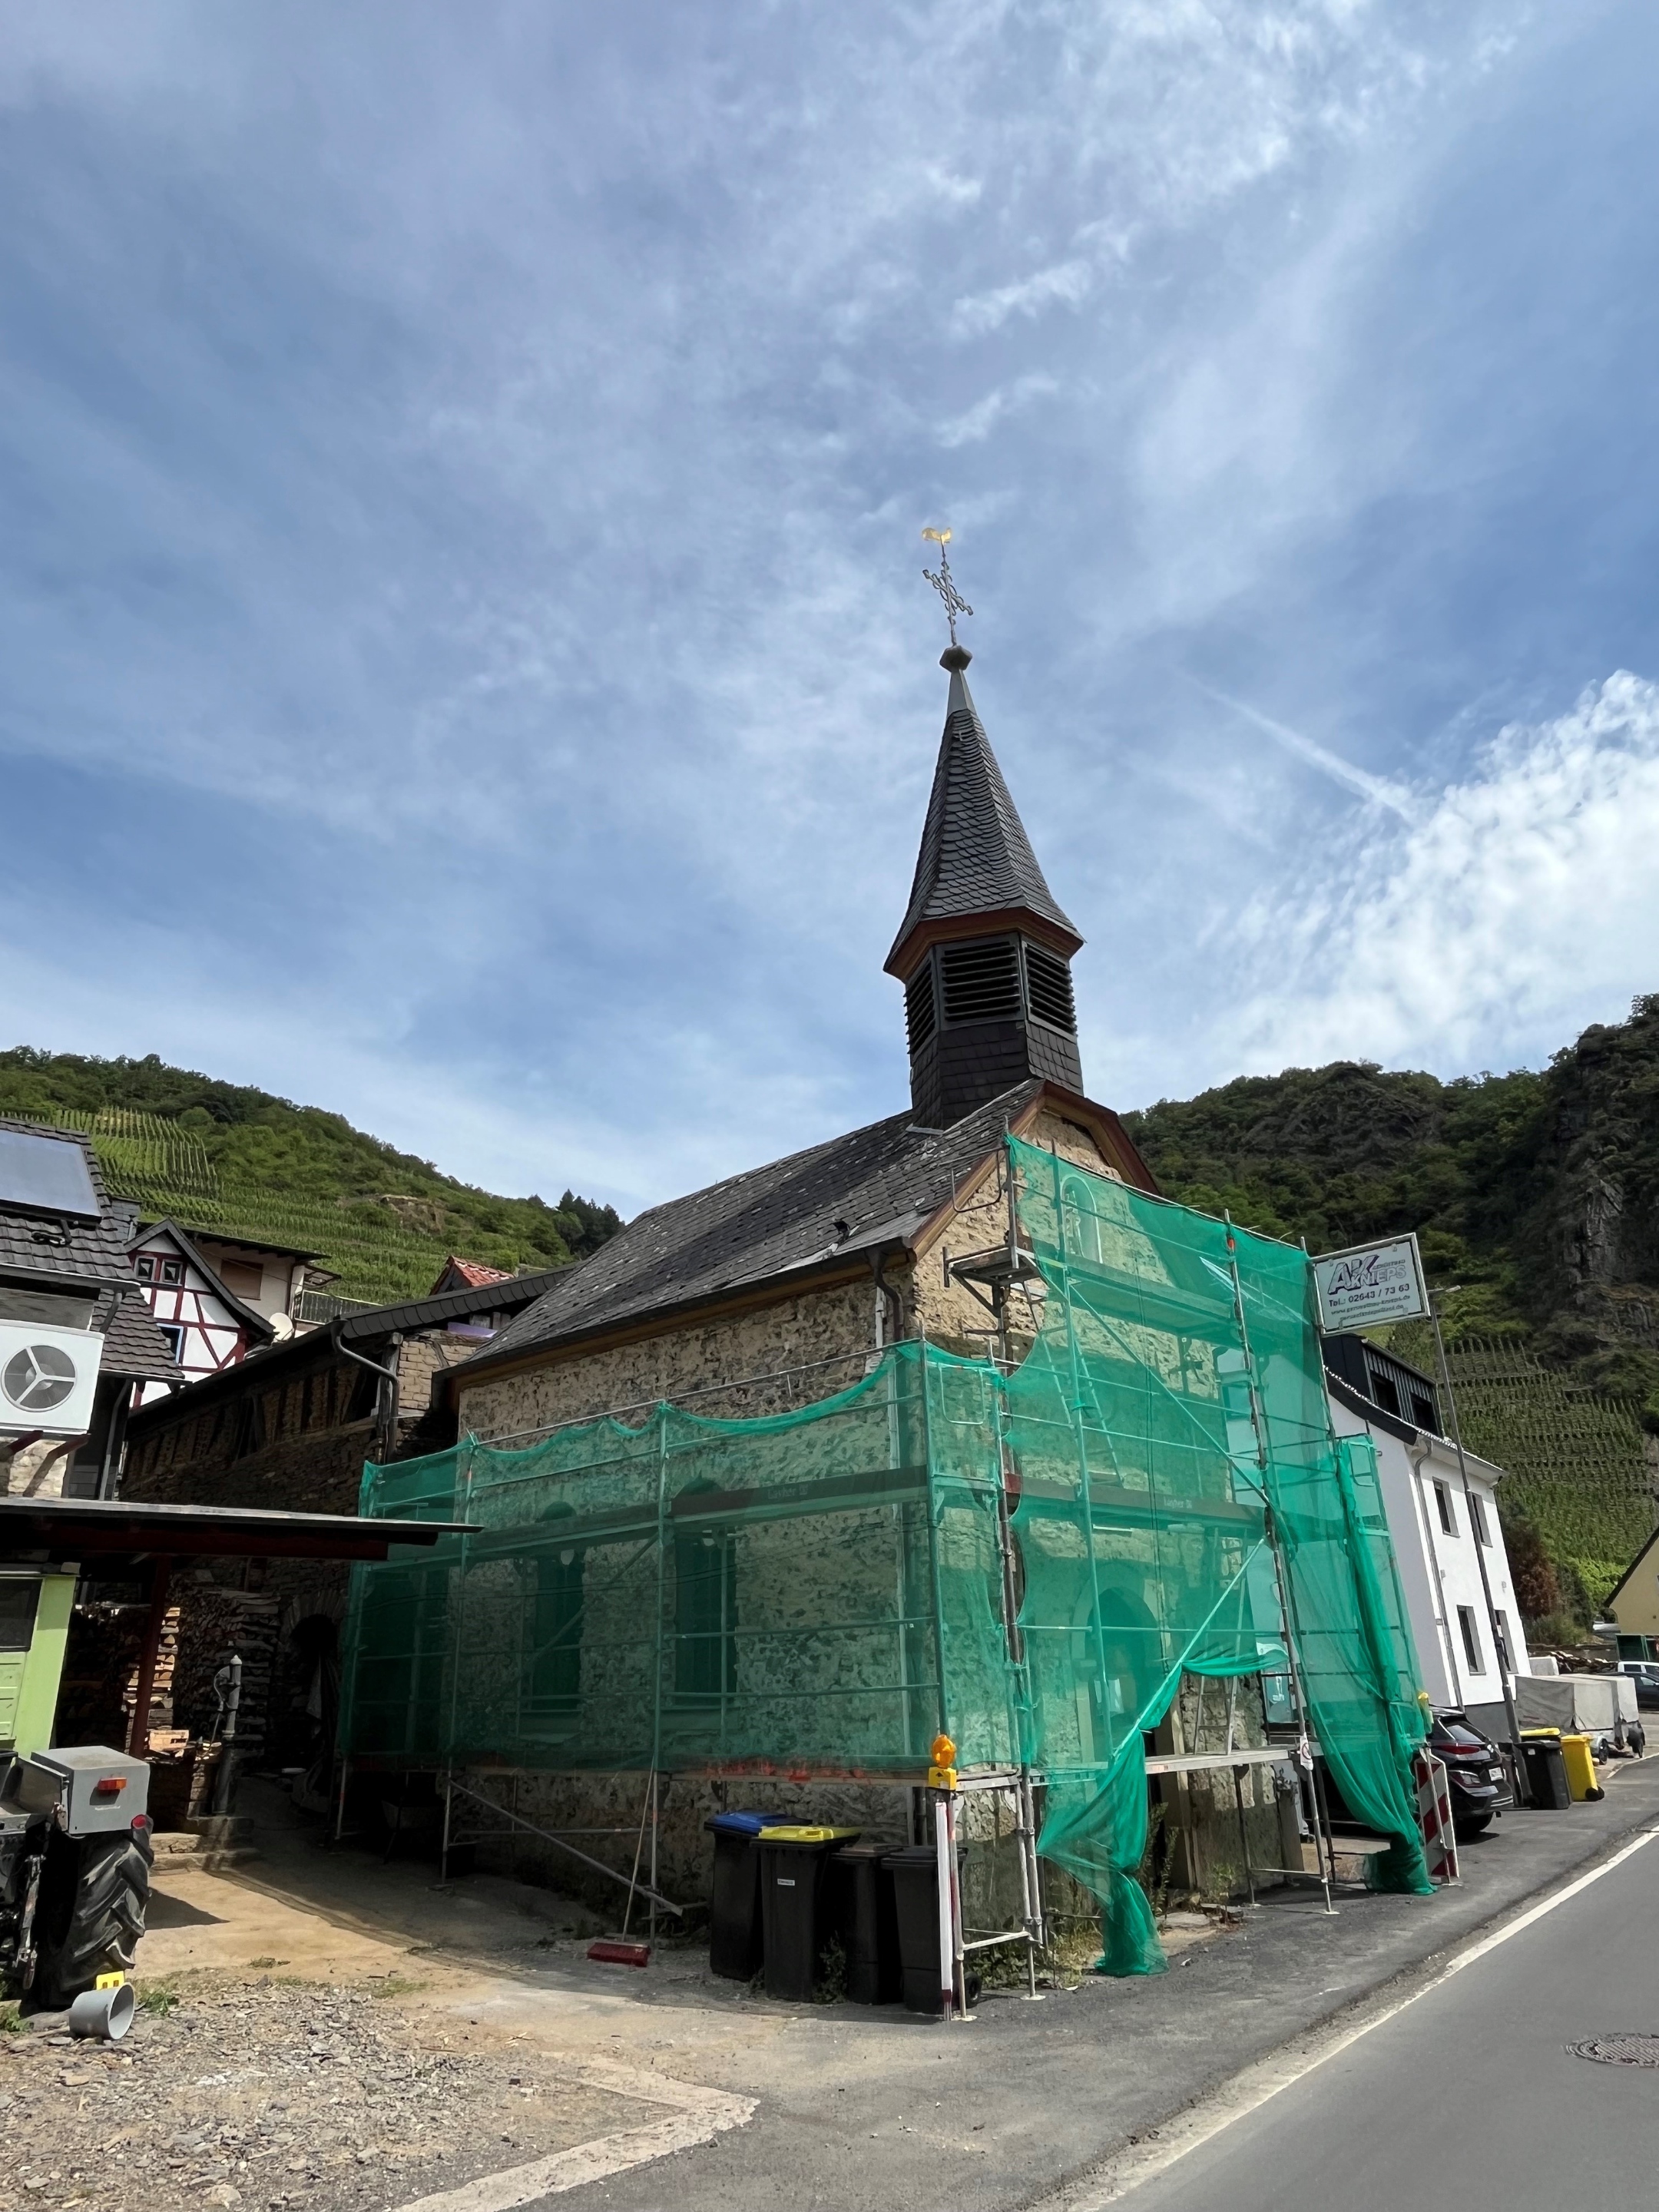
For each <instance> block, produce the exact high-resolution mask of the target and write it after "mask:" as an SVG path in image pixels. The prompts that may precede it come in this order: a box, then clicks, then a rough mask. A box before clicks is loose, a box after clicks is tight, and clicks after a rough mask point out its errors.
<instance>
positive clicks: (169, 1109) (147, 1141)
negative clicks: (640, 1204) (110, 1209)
mask: <svg viewBox="0 0 1659 2212" xmlns="http://www.w3.org/2000/svg"><path fill="white" fill-rule="evenodd" d="M0 1114H11V1115H28V1116H30V1117H31V1118H33V1119H37V1120H40V1121H47V1122H52V1123H56V1124H57V1125H58V1126H59V1127H70V1128H76V1129H82V1130H85V1131H86V1132H87V1133H88V1134H89V1135H90V1136H91V1138H92V1140H93V1145H94V1149H95V1150H96V1152H97V1153H98V1157H99V1159H100V1163H101V1164H102V1166H103V1169H104V1173H105V1176H106V1180H107V1182H108V1183H109V1186H110V1189H111V1191H112V1194H113V1195H115V1196H116V1197H118V1198H130V1199H135V1200H137V1202H138V1204H139V1205H140V1206H141V1207H142V1208H143V1211H144V1213H145V1215H146V1217H147V1218H148V1217H155V1216H159V1215H163V1214H167V1215H171V1216H172V1217H173V1218H174V1219H176V1220H178V1221H179V1222H181V1223H183V1224H184V1225H185V1226H186V1227H189V1228H194V1229H197V1230H201V1231H218V1232H219V1233H220V1234H222V1235H225V1236H238V1237H253V1238H261V1237H264V1238H268V1239H269V1240H270V1242H271V1243H276V1244H285V1245H290V1246H295V1247H297V1248H300V1249H304V1250H307V1251H314V1252H316V1253H317V1254H318V1255H319V1262H318V1264H319V1267H323V1268H326V1269H327V1270H328V1271H329V1272H331V1273H333V1274H336V1275H337V1276H338V1278H339V1280H338V1281H337V1283H334V1284H332V1285H330V1288H331V1291H335V1292H337V1293H338V1294H340V1295H341V1296H343V1297H348V1298H358V1299H368V1300H373V1301H386V1300H391V1299H394V1298H401V1297H410V1296H411V1295H416V1294H419V1293H420V1292H422V1291H426V1290H428V1289H429V1288H430V1287H431V1285H432V1283H433V1281H434V1279H435V1277H436V1275H437V1273H438V1272H439V1270H440V1268H441V1267H442V1265H443V1263H444V1261H445V1259H446V1258H447V1256H448V1255H449V1254H451V1253H452V1252H453V1253H459V1254H460V1255H462V1256H463V1257H464V1258H466V1259H469V1260H481V1261H485V1262H486V1263H487V1264H488V1265H489V1266H491V1267H504V1268H507V1269H511V1270H517V1269H528V1268H535V1267H562V1266H564V1265H566V1264H567V1263H568V1261H571V1260H574V1259H580V1258H582V1257H583V1256H584V1255H586V1254H587V1253H589V1252H592V1251H594V1250H596V1249H598V1248H599V1245H600V1244H602V1243H604V1242H605V1238H606V1237H609V1236H611V1234H612V1232H613V1231H615V1230H617V1228H619V1227H620V1226H621V1223H620V1220H619V1218H618V1217H617V1214H616V1213H615V1212H614V1211H613V1210H612V1209H611V1207H610V1206H595V1205H594V1204H592V1202H591V1201H590V1200H586V1199H583V1198H578V1197H577V1196H576V1195H575V1194H574V1192H571V1191H568V1190H567V1191H566V1192H565V1194H564V1195H563V1197H562V1198H561V1199H560V1200H558V1201H557V1202H556V1204H551V1205H550V1204H548V1203H547V1202H546V1201H544V1200H542V1199H540V1198H496V1197H494V1196H492V1195H491V1194H490V1193H489V1192H488V1191H483V1190H477V1189H474V1188H472V1186H471V1184H469V1183H463V1182H456V1181H455V1179H454V1178H453V1176H447V1175H443V1174H441V1173H440V1171H439V1170H438V1169H437V1168H435V1166H434V1165H433V1164H432V1163H431V1161H429V1160H420V1159H416V1158H413V1157H412V1156H411V1155H410V1154H409V1153H407V1152H397V1151H395V1150H394V1149H393V1148H392V1146H390V1145H383V1144H381V1143H380V1142H379V1140H378V1139H375V1138H374V1137H368V1136H365V1135H364V1134H363V1133H362V1130H360V1129H354V1128H353V1127H352V1126H351V1124H350V1123H349V1121H345V1120H343V1118H342V1116H341V1115H337V1114H326V1113H324V1112H323V1111H322V1110H321V1109H319V1108H317V1107H314V1106H295V1105H294V1104H292V1103H290V1102H289V1100H287V1099H285V1098H276V1097H272V1096H271V1094H270V1092H269V1091H257V1090H254V1089H252V1088H251V1087H249V1086H247V1085H239V1084H232V1083H220V1082H217V1081H216V1080H215V1079H213V1078H212V1077H211V1076H206V1075H197V1074H193V1073H190V1072H189V1071H188V1070H186V1069H184V1068H179V1067H169V1066H167V1065H166V1064H165V1063H164V1062H163V1061H162V1060H159V1059H157V1058H156V1057H155V1055H154V1054H151V1055H150V1056H149V1057H148V1058H146V1059H143V1060H92V1059H84V1058H82V1057H81V1056H80V1055H78V1054H73V1053H56V1054H54V1053H46V1052H37V1051H34V1050H33V1049H31V1048H29V1047H28V1046H26V1045H25V1046H19V1047H17V1048H15V1049H14V1050H12V1051H9V1052H0Z"/></svg>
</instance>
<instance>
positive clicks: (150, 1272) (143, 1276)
mask: <svg viewBox="0 0 1659 2212" xmlns="http://www.w3.org/2000/svg"><path fill="white" fill-rule="evenodd" d="M132 1269H133V1273H135V1274H136V1275H137V1278H138V1279H139V1281H140V1282H141V1283H153V1282H154V1281H155V1254H154V1252H141V1253H140V1254H139V1255H138V1257H137V1259H136V1260H135V1261H133V1263H132Z"/></svg>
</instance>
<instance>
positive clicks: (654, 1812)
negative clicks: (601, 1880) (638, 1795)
mask: <svg viewBox="0 0 1659 2212" xmlns="http://www.w3.org/2000/svg"><path fill="white" fill-rule="evenodd" d="M657 1790H658V1776H657V1770H656V1769H655V1767H653V1768H652V1770H651V1925H650V1931H649V1932H650V1936H651V1941H652V1942H653V1945H654V1944H655V1942H656V1940H657V1826H658V1796H657Z"/></svg>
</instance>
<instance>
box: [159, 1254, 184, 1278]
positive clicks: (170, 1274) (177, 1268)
mask: <svg viewBox="0 0 1659 2212" xmlns="http://www.w3.org/2000/svg"><path fill="white" fill-rule="evenodd" d="M184 1279H185V1263H184V1261H182V1260H163V1261H162V1262H161V1280H162V1281H163V1282H164V1283H182V1282H183V1281H184Z"/></svg>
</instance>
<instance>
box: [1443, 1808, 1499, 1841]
mask: <svg viewBox="0 0 1659 2212" xmlns="http://www.w3.org/2000/svg"><path fill="white" fill-rule="evenodd" d="M1452 1826H1453V1828H1454V1830H1455V1832H1456V1836H1457V1840H1458V1842H1459V1843H1460V1844H1467V1843H1471V1842H1473V1840H1474V1838H1475V1837H1476V1836H1484V1835H1485V1834H1486V1831H1487V1829H1488V1828H1489V1827H1491V1826H1492V1814H1490V1813H1472V1814H1469V1816H1468V1819H1467V1820H1454V1821H1453V1822H1452Z"/></svg>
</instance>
